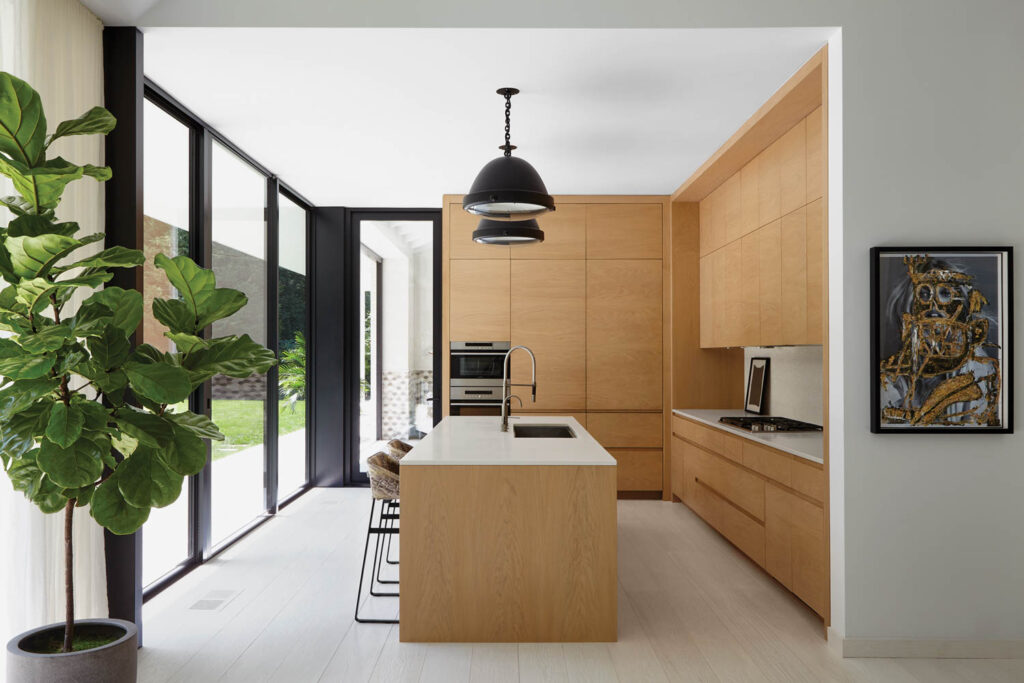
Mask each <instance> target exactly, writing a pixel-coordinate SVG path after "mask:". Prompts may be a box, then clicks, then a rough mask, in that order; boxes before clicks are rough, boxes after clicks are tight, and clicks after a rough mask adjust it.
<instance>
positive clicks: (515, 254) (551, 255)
mask: <svg viewBox="0 0 1024 683" xmlns="http://www.w3.org/2000/svg"><path fill="white" fill-rule="evenodd" d="M537 224H538V225H540V229H541V230H543V231H544V241H543V242H540V243H538V244H522V245H517V246H516V247H515V248H514V249H512V248H509V247H506V248H507V249H510V251H511V252H512V259H513V260H516V259H526V260H536V259H584V258H586V257H587V207H586V205H584V204H568V203H563V204H556V208H555V210H554V211H549V212H548V213H546V214H544V215H542V216H540V217H539V218H538V219H537Z"/></svg>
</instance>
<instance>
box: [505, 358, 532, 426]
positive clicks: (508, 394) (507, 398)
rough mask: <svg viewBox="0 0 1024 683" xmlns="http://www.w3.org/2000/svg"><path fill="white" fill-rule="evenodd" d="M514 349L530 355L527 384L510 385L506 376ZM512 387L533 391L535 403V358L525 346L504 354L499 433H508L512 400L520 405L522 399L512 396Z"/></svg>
mask: <svg viewBox="0 0 1024 683" xmlns="http://www.w3.org/2000/svg"><path fill="white" fill-rule="evenodd" d="M516 349H522V350H523V351H526V352H527V353H528V354H530V365H531V367H532V373H531V374H532V375H533V378H532V379H531V381H530V383H529V384H512V382H511V380H510V379H509V376H508V359H509V358H510V357H511V356H512V352H513V351H515V350H516ZM512 387H530V388H531V389H532V390H533V395H532V399H533V402H534V403H536V402H537V357H536V356H534V355H533V351H531V350H530V349H529V347H526V346H513V347H512V348H511V349H509V350H508V353H506V354H505V368H504V371H503V372H502V375H501V431H503V432H507V431H508V414H509V412H510V411H511V409H512V399H513V398H516V399H519V403H520V404H522V402H523V401H522V399H520V398H519V397H518V396H512Z"/></svg>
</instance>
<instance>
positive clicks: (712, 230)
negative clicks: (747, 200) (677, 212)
mask: <svg viewBox="0 0 1024 683" xmlns="http://www.w3.org/2000/svg"><path fill="white" fill-rule="evenodd" d="M721 194H722V193H721V192H720V191H719V189H718V188H716V189H715V190H714V191H713V192H712V193H711V194H709V195H708V196H707V197H705V198H704V199H702V200H701V202H700V255H701V256H705V255H707V254H710V253H711V252H713V251H714V250H715V249H718V247H720V246H722V237H723V235H722V230H720V229H719V227H718V226H719V224H720V223H721V222H722V212H721V211H719V210H718V206H719V204H720V201H719V199H720V197H721Z"/></svg>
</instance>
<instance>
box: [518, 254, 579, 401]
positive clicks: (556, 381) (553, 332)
mask: <svg viewBox="0 0 1024 683" xmlns="http://www.w3.org/2000/svg"><path fill="white" fill-rule="evenodd" d="M586 289H587V270H586V262H585V261H582V260H550V261H548V260H545V261H520V260H517V259H513V260H512V338H511V341H512V344H513V346H514V345H517V344H522V345H523V346H528V347H529V348H530V350H531V351H533V353H534V355H535V356H536V357H537V402H536V403H533V402H531V401H530V397H529V395H528V392H529V390H528V389H524V388H522V387H518V388H516V390H514V391H513V392H512V393H514V394H516V395H517V396H519V397H520V398H521V399H522V400H523V408H524V409H529V410H541V409H550V410H566V411H568V410H584V409H585V408H586V403H587V396H586V379H587V378H586V355H585V353H584V349H585V348H586V342H587V319H586V316H587V312H586V311H587V299H586ZM521 353H522V352H520V351H517V352H516V353H515V354H514V355H513V357H512V381H513V382H514V383H517V384H525V383H528V382H529V381H530V363H529V359H528V358H527V357H526V354H522V355H520V354H521Z"/></svg>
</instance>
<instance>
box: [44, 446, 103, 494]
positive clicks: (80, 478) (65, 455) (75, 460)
mask: <svg viewBox="0 0 1024 683" xmlns="http://www.w3.org/2000/svg"><path fill="white" fill-rule="evenodd" d="M37 462H38V463H39V469H41V470H42V471H43V472H45V473H46V475H47V476H48V477H50V479H52V480H53V482H54V483H55V484H57V485H58V486H61V487H63V488H78V487H80V486H88V485H89V484H92V483H93V482H95V481H96V480H97V479H99V478H100V476H101V475H102V474H103V459H102V458H101V452H100V449H99V447H98V446H97V444H96V443H94V442H93V441H90V440H89V439H79V440H78V441H76V442H75V443H73V444H71V445H70V446H68V447H67V448H64V447H62V446H59V445H57V444H55V443H54V442H52V441H50V440H49V439H43V441H42V443H40V444H39V456H38V457H37Z"/></svg>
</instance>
